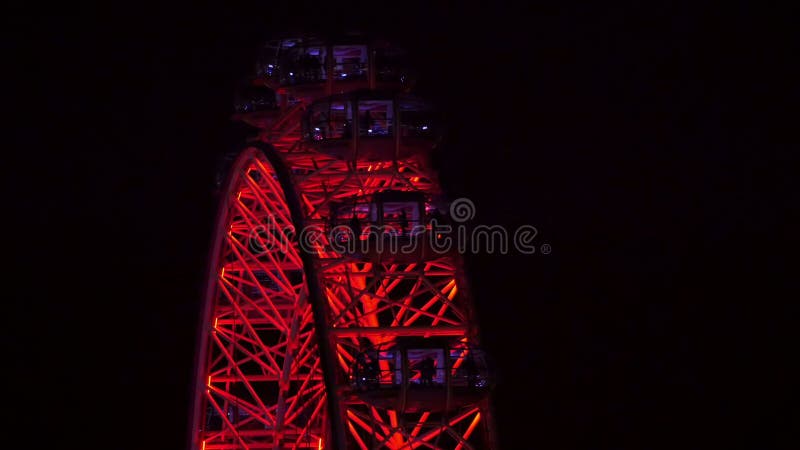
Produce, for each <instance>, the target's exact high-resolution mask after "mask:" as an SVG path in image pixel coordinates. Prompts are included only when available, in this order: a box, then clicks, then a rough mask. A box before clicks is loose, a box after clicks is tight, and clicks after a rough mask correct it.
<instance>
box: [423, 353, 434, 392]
mask: <svg viewBox="0 0 800 450" xmlns="http://www.w3.org/2000/svg"><path fill="white" fill-rule="evenodd" d="M435 373H436V365H435V363H434V361H433V358H431V357H430V356H426V357H425V359H423V360H422V361H421V362H420V363H419V380H420V384H421V385H422V386H432V385H433V375H434V374H435Z"/></svg>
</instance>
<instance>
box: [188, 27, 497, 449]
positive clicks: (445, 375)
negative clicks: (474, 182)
mask: <svg viewBox="0 0 800 450" xmlns="http://www.w3.org/2000/svg"><path fill="white" fill-rule="evenodd" d="M413 80H414V73H413V72H412V71H411V70H410V69H409V68H408V67H407V65H406V59H405V52H404V51H403V50H402V49H401V48H397V47H395V46H394V45H392V44H390V43H387V42H383V41H380V40H376V39H373V38H370V37H367V36H364V35H351V36H344V37H339V38H336V39H329V38H318V37H313V36H299V37H291V38H284V39H279V40H276V41H274V42H270V43H268V44H267V45H266V46H265V47H264V50H263V54H262V56H261V58H260V59H259V61H258V68H257V70H256V75H255V76H254V77H253V78H252V79H251V80H249V84H248V89H247V90H245V91H244V93H243V94H242V96H241V97H240V98H239V99H238V100H237V102H238V103H237V113H236V115H235V118H236V119H237V120H241V121H244V122H246V123H249V124H250V125H252V126H254V127H256V128H257V129H258V130H259V132H258V136H257V137H256V138H253V139H250V140H248V141H247V142H243V143H242V146H241V148H240V150H239V151H238V152H237V153H236V155H235V157H233V158H232V159H231V161H230V165H229V167H228V168H227V170H226V171H225V175H224V177H223V178H222V179H221V180H220V183H219V192H220V196H219V207H218V208H219V209H218V219H217V223H216V227H215V232H214V236H213V238H212V245H211V249H210V252H209V255H210V256H209V258H210V259H209V262H208V267H209V269H208V275H207V284H206V286H205V299H204V303H203V305H204V311H203V312H202V324H201V332H200V337H199V342H198V352H197V355H198V357H197V366H196V377H195V378H196V386H195V391H194V392H195V395H194V405H193V407H192V412H191V439H190V441H191V448H192V449H197V450H212V449H219V450H222V449H276V450H277V449H290V448H315V449H323V448H324V449H342V450H343V449H361V450H366V449H377V448H386V449H415V448H432V449H457V450H460V449H492V448H496V443H495V442H496V439H495V430H494V426H493V422H492V412H491V404H492V403H491V392H492V384H493V377H492V370H491V363H490V358H489V355H487V354H486V353H485V352H484V351H483V349H482V348H481V341H480V339H481V335H480V329H479V320H478V317H477V316H476V314H475V310H474V308H473V306H472V298H471V297H470V293H469V289H468V284H467V275H466V274H465V272H464V269H463V264H462V261H461V255H459V254H458V252H457V251H455V249H442V248H440V246H437V245H435V244H436V238H437V236H436V234H437V231H436V226H437V225H439V224H442V223H446V222H447V221H448V218H447V216H448V212H449V203H448V200H447V198H446V197H445V196H444V194H443V191H442V188H441V187H440V185H439V182H438V179H437V176H436V173H435V171H434V169H433V168H432V165H431V162H430V158H431V154H432V152H434V151H436V148H437V146H438V145H440V141H441V136H442V127H443V123H442V120H441V118H440V117H439V116H438V114H437V111H436V108H435V107H433V106H432V105H431V104H430V103H429V102H427V101H426V100H425V99H422V98H419V97H417V96H416V95H414V89H413V88H414V83H413Z"/></svg>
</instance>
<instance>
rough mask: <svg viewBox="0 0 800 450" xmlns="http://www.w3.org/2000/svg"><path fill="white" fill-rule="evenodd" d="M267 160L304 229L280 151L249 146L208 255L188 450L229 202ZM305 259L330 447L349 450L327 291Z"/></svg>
mask: <svg viewBox="0 0 800 450" xmlns="http://www.w3.org/2000/svg"><path fill="white" fill-rule="evenodd" d="M259 156H263V157H264V158H265V159H266V160H267V161H268V162H269V164H270V165H271V166H272V169H273V170H274V171H275V174H276V175H277V177H278V184H279V185H280V186H281V189H283V196H284V200H285V201H286V205H287V206H288V207H289V212H290V214H291V216H292V222H293V223H294V226H295V229H299V227H298V225H302V223H303V215H302V209H301V205H300V199H299V197H298V195H297V192H296V190H295V189H294V184H293V183H292V176H291V173H290V172H289V170H288V169H287V168H286V165H285V164H284V163H283V161H282V160H281V159H280V157H279V156H278V155H277V152H276V151H275V149H274V148H273V147H272V146H271V145H269V144H265V143H261V142H252V143H249V144H248V145H247V146H246V147H245V149H244V150H242V152H241V153H239V156H237V157H236V161H235V162H234V164H233V165H232V166H231V168H230V169H229V171H228V174H227V175H226V181H225V183H224V184H223V186H224V190H222V191H221V193H222V198H221V199H220V202H219V206H218V208H217V217H216V220H215V225H214V241H213V243H212V245H211V249H210V252H209V259H208V266H207V268H206V282H205V295H204V297H203V312H202V315H201V318H200V326H199V329H198V333H197V334H198V335H197V338H196V339H198V340H199V347H198V351H197V352H196V354H195V359H194V372H193V374H194V379H195V385H194V389H193V392H192V394H193V400H192V401H193V406H192V414H191V416H190V417H191V418H190V420H191V422H190V424H189V427H188V428H189V433H190V435H189V439H188V441H189V447H188V448H189V449H190V450H196V449H199V448H200V445H199V442H197V436H198V435H199V432H200V430H199V425H200V416H201V414H202V405H203V403H204V400H203V399H204V397H205V396H204V395H203V389H204V388H205V384H203V380H204V376H203V374H202V373H201V372H202V371H203V369H204V368H205V361H206V359H207V358H208V346H209V345H208V332H209V325H210V323H211V315H212V310H213V308H214V296H215V294H216V281H217V270H218V267H217V266H218V265H219V257H220V253H221V251H222V243H223V236H224V235H225V233H224V228H225V225H226V224H227V218H228V210H229V208H230V205H229V201H230V198H231V195H230V194H231V190H232V189H234V188H235V187H236V186H237V183H238V182H239V179H240V178H241V174H242V172H243V170H244V168H245V167H246V165H247V164H248V163H249V162H250V161H252V160H253V159H255V158H258V157H259ZM299 256H300V259H301V260H302V261H303V272H304V274H305V277H306V287H307V288H308V294H309V300H311V302H312V308H311V309H312V312H313V315H314V322H315V324H314V325H315V331H316V334H317V341H318V344H317V348H318V351H319V353H320V358H321V359H322V363H323V369H324V370H323V378H324V381H325V390H326V397H327V406H328V425H329V426H330V431H331V435H330V436H329V438H328V441H329V443H330V444H331V445H332V446H333V448H334V449H337V448H338V449H344V448H345V445H346V444H345V442H346V440H345V433H344V423H343V422H342V418H343V416H342V412H341V407H340V405H339V401H338V398H337V396H336V392H337V391H336V380H335V371H334V369H335V367H336V366H335V358H334V354H333V353H332V350H333V349H331V348H329V345H328V343H329V342H330V341H329V339H328V337H329V336H328V332H327V331H328V327H327V323H326V321H325V310H324V304H323V301H322V299H323V298H324V297H323V296H322V290H321V288H320V285H319V279H318V278H317V274H316V273H315V271H314V263H313V259H312V255H311V254H309V253H308V252H306V251H303V250H302V249H300V251H299Z"/></svg>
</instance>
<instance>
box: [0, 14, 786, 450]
mask: <svg viewBox="0 0 800 450" xmlns="http://www.w3.org/2000/svg"><path fill="white" fill-rule="evenodd" d="M492 3H495V2H492ZM128 6H130V7H134V8H137V6H134V5H128ZM385 7H386V5H383V4H382V5H381V6H380V8H378V7H376V8H373V9H369V10H362V11H360V12H354V10H353V9H350V8H347V9H345V8H343V7H341V8H340V6H339V4H338V3H335V2H330V3H329V5H328V6H327V7H325V8H318V7H305V8H304V7H301V6H297V7H296V8H295V9H294V10H288V9H287V10H281V9H270V8H269V7H267V6H261V7H259V8H255V9H249V10H246V9H242V10H239V11H232V10H225V11H222V10H215V9H211V8H208V7H198V6H192V7H187V8H178V7H169V8H167V7H163V6H162V7H160V8H140V9H131V10H128V9H117V10H113V9H112V8H111V7H106V10H96V9H90V8H80V7H75V6H73V5H71V6H70V7H69V8H66V7H65V8H64V10H63V11H52V10H48V11H47V12H40V13H37V14H32V13H30V12H28V13H22V12H9V14H8V15H7V19H6V20H7V21H9V23H10V24H11V25H9V27H7V28H6V29H7V30H9V31H10V32H11V37H10V38H9V39H7V40H6V41H5V44H4V45H5V46H6V47H5V48H6V49H7V50H10V52H7V54H11V56H12V57H13V58H14V59H13V64H9V67H10V68H12V69H14V70H12V72H14V73H12V75H17V76H15V77H14V79H13V81H12V82H10V83H7V84H6V87H8V88H10V95H8V96H7V98H12V99H18V100H20V102H19V105H18V106H17V105H16V104H15V105H14V115H15V117H17V118H22V119H23V120H22V122H25V123H26V125H27V126H25V127H18V126H14V127H12V131H17V132H16V133H12V134H11V136H12V137H11V141H12V143H13V144H14V145H15V148H14V149H11V150H8V151H7V158H10V159H8V160H7V161H11V162H13V164H11V163H9V162H7V163H6V164H4V166H5V168H6V169H7V170H9V171H10V172H12V176H11V177H5V178H4V181H5V183H6V187H7V189H6V191H7V192H8V194H7V195H8V196H9V198H10V199H11V200H12V204H13V206H17V205H18V206H19V212H18V213H17V212H13V214H9V217H8V218H9V219H10V220H7V222H9V223H8V224H9V225H11V228H12V233H11V234H10V235H8V236H9V240H10V241H11V243H12V244H17V245H14V246H13V247H15V248H16V247H19V248H20V249H21V250H22V251H21V252H19V254H18V255H17V256H14V264H15V267H16V272H15V279H14V282H13V283H12V285H13V289H11V291H10V292H11V294H9V295H13V298H14V299H15V301H14V302H12V303H11V304H10V306H8V307H7V313H6V316H5V319H6V320H5V321H7V322H8V321H11V322H13V323H11V324H10V325H12V327H11V328H12V329H14V330H16V329H19V331H20V333H15V335H14V336H13V337H12V338H10V339H8V340H7V344H8V345H9V347H10V350H9V359H10V360H11V361H13V363H12V364H11V365H10V369H9V370H7V372H9V373H10V375H11V377H12V382H11V383H10V384H7V385H6V387H7V389H14V387H15V386H18V385H19V381H22V382H23V383H22V384H23V385H24V387H23V388H20V389H18V390H17V389H15V390H16V391H17V392H18V393H19V394H21V395H20V399H19V400H18V401H15V403H14V405H16V406H14V405H6V409H9V410H13V411H15V412H13V413H12V414H15V415H16V419H13V420H16V421H17V422H13V423H15V424H19V425H23V424H24V425H28V424H29V425H30V430H31V431H30V432H28V431H26V432H25V436H27V437H26V438H25V439H30V440H31V441H33V442H35V441H37V440H38V439H41V438H43V437H54V440H55V441H60V442H78V443H85V445H87V446H91V447H95V446H96V447H97V448H109V449H141V448H148V449H161V448H163V449H175V448H183V447H182V446H183V445H184V443H185V437H186V416H187V412H188V407H189V404H190V399H189V389H190V386H189V384H190V382H191V379H190V377H191V371H192V367H191V362H192V357H193V351H194V339H195V325H196V321H197V314H198V308H199V305H200V299H201V295H202V292H201V285H202V279H203V275H204V270H205V264H206V260H205V259H206V253H207V251H208V245H209V241H210V237H211V227H212V220H213V217H214V214H215V207H216V204H215V198H214V197H213V195H212V190H213V181H214V173H215V170H216V167H217V161H218V159H219V157H220V156H221V155H222V154H223V153H224V152H226V151H230V150H234V149H235V148H236V143H237V134H236V131H235V128H234V127H232V126H231V125H230V122H229V120H228V117H229V114H230V112H231V106H232V98H233V93H234V89H235V86H236V83H237V81H238V80H240V79H241V78H242V77H243V76H245V75H246V73H247V71H248V70H249V69H250V67H251V66H252V63H253V55H254V51H255V49H256V48H257V47H258V45H259V44H260V43H261V42H262V41H263V40H264V39H266V38H268V37H269V36H270V35H271V33H275V32H279V31H283V30H290V29H293V28H301V29H308V30H336V29H339V28H344V27H352V28H356V29H363V30H368V31H375V30H379V31H382V32H383V33H385V34H386V35H389V36H393V37H396V38H397V39H400V41H402V42H405V43H406V44H407V46H408V47H409V48H411V49H412V50H413V51H414V52H415V55H416V56H417V58H418V62H419V63H420V64H421V65H422V66H423V67H422V73H423V79H424V82H423V83H422V85H421V89H423V90H424V92H426V93H428V94H429V95H430V96H432V97H433V98H434V99H435V100H436V101H438V102H439V103H440V104H442V105H443V106H444V109H445V112H446V113H447V115H448V118H449V125H450V134H449V136H448V140H447V144H446V146H445V147H444V149H443V153H442V155H441V156H440V162H441V170H440V173H441V177H442V181H443V183H444V185H445V188H446V189H447V190H448V191H449V192H450V194H451V196H452V197H453V198H455V197H462V196H464V197H468V198H470V199H472V200H473V201H474V202H475V204H476V206H477V210H478V216H477V218H476V220H477V221H480V222H481V223H488V224H500V225H505V226H508V227H511V228H515V227H517V226H519V225H522V224H531V225H534V226H536V227H537V228H538V230H539V232H540V236H539V238H538V239H539V242H540V243H544V242H546V243H549V244H551V245H552V249H553V252H552V254H550V255H547V256H544V255H532V256H522V255H505V256H503V255H481V256H475V257H471V258H469V261H468V262H469V269H470V270H471V282H472V288H473V290H474V294H475V299H476V302H477V306H478V309H479V312H480V316H481V320H482V322H481V325H482V327H483V333H484V339H485V343H486V345H487V346H488V347H489V349H490V350H491V351H492V352H493V353H494V354H495V355H496V359H497V363H498V369H499V374H500V377H501V383H500V386H499V387H498V389H497V397H496V398H497V414H498V426H499V431H500V438H501V442H502V443H503V444H504V448H506V449H517V448H519V449H528V448H531V449H532V448H545V449H556V448H558V449H561V448H563V449H649V448H700V447H704V448H723V447H725V448H727V447H729V446H731V445H736V446H743V447H746V448H778V446H779V444H778V443H779V442H783V444H784V445H786V444H788V442H789V441H790V440H791V439H794V440H795V442H794V445H791V446H787V448H790V447H795V448H796V444H797V442H796V441H797V437H798V436H797V425H798V419H799V418H800V417H799V416H798V406H797V404H798V403H797V397H796V396H794V394H793V393H794V390H793V389H792V388H790V387H787V386H790V384H791V383H792V382H793V381H794V380H796V379H797V378H796V376H797V373H796V372H795V371H794V366H795V365H796V359H797V351H796V349H792V348H791V347H790V346H789V345H788V343H789V341H790V340H791V335H790V332H791V331H792V330H791V325H795V324H796V323H797V320H798V314H797V312H798V308H797V305H796V299H797V296H796V295H792V294H791V293H789V292H788V290H787V289H788V288H790V287H793V285H795V284H796V281H795V280H790V279H789V278H790V276H791V275H792V274H793V273H794V271H793V270H792V269H791V266H790V265H788V264H787V261H789V260H790V258H789V256H790V250H789V248H788V246H786V245H785V244H784V243H783V241H782V238H783V237H786V236H790V235H795V234H796V232H791V233H790V225H789V223H788V221H787V220H786V218H787V217H788V216H789V213H790V212H791V211H794V213H795V214H796V213H797V205H798V198H797V191H796V188H797V186H796V179H795V176H794V175H793V174H792V172H791V170H790V168H791V164H792V163H794V162H796V156H795V153H794V152H795V151H796V149H797V147H796V146H793V145H792V144H791V142H792V141H791V140H784V139H782V138H779V137H778V134H777V131H778V130H779V129H780V128H782V127H783V126H786V125H789V124H792V123H793V122H796V113H795V114H793V115H790V114H786V113H784V112H783V108H784V107H786V108H787V109H788V107H789V105H792V106H793V109H794V110H796V104H797V95H796V90H795V91H794V93H792V91H791V90H790V89H788V87H787V85H788V83H786V82H787V81H788V80H791V79H793V77H794V75H796V71H795V70H794V69H795V68H794V67H792V66H791V57H793V56H796V54H797V53H796V51H795V50H796V46H795V43H794V42H793V41H792V36H791V35H790V33H789V31H788V30H789V29H790V26H789V25H790V21H789V19H790V17H791V14H788V13H787V12H784V11H777V10H774V11H766V10H755V9H751V8H746V7H743V6H731V5H725V7H724V8H722V7H712V6H704V5H698V4H695V5H693V6H691V7H678V6H671V5H669V4H668V3H664V4H661V5H660V6H655V5H652V4H651V5H648V6H639V5H638V2H631V3H630V4H626V5H619V6H615V7H607V8H601V7H570V6H567V5H563V4H560V5H558V6H555V5H548V6H518V7H511V6H502V5H499V4H498V5H494V6H493V7H492V8H488V7H486V8H475V7H466V8H465V7H460V8H456V7H455V6H452V7H449V8H448V7H446V6H441V5H439V6H430V5H429V6H425V7H415V6H411V5H410V4H405V3H404V4H403V5H400V6H399V7H397V8H396V9H395V10H392V9H391V8H390V9H383V8H385ZM114 8H116V7H114ZM9 45H10V47H9ZM794 79H796V78H794ZM795 89H796V88H795ZM793 119H794V120H793ZM795 125H796V123H795ZM18 218H21V219H23V223H17V222H16V220H17V219H18ZM26 230H27V231H26ZM795 240H796V239H795ZM17 408H18V409H17ZM18 429H21V428H18ZM105 439H110V440H111V441H110V442H113V444H102V443H101V442H103V440H105ZM106 442H109V441H106ZM95 444H96V445H95Z"/></svg>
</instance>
